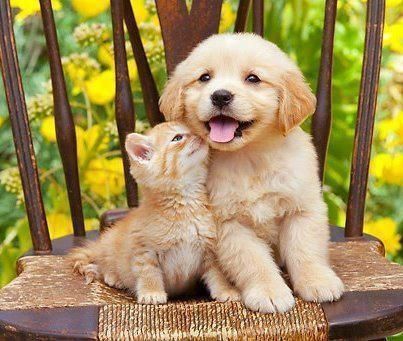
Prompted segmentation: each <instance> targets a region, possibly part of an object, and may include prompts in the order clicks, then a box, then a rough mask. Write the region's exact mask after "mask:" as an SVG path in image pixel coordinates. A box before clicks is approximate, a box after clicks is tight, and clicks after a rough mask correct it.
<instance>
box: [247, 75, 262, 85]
mask: <svg viewBox="0 0 403 341" xmlns="http://www.w3.org/2000/svg"><path fill="white" fill-rule="evenodd" d="M245 80H246V81H247V82H249V83H259V82H260V78H259V77H258V76H256V75H254V74H253V73H252V74H250V75H249V76H248V77H246V79H245Z"/></svg>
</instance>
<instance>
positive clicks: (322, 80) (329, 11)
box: [312, 0, 337, 183]
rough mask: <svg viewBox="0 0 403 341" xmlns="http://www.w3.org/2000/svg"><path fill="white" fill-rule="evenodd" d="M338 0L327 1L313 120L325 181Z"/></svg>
mask: <svg viewBox="0 0 403 341" xmlns="http://www.w3.org/2000/svg"><path fill="white" fill-rule="evenodd" d="M336 15H337V0H326V5H325V20H324V26H323V36H322V52H321V59H320V69H319V77H318V84H317V90H316V98H317V104H316V111H315V114H314V115H313V118H312V137H313V144H314V145H315V149H316V153H317V154H318V161H319V178H320V180H321V181H322V183H323V181H324V169H325V164H326V153H327V146H328V143H329V136H330V129H331V122H332V69H333V41H334V27H335V23H336Z"/></svg>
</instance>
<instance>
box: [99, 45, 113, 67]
mask: <svg viewBox="0 0 403 341" xmlns="http://www.w3.org/2000/svg"><path fill="white" fill-rule="evenodd" d="M98 60H99V61H100V62H101V63H102V64H104V65H106V66H109V67H113V64H114V57H113V50H112V46H111V44H102V45H101V46H100V47H99V49H98Z"/></svg>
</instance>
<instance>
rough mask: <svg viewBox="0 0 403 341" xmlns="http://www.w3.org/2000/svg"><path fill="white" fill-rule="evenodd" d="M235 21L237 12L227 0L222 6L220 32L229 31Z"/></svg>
mask: <svg viewBox="0 0 403 341" xmlns="http://www.w3.org/2000/svg"><path fill="white" fill-rule="evenodd" d="M234 22H235V12H234V11H233V9H232V6H231V3H230V2H229V1H225V2H224V3H223V5H222V8H221V19H220V28H219V31H220V32H225V31H227V30H228V29H229V28H230V27H231V26H232V25H233V24H234Z"/></svg>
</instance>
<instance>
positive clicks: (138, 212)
mask: <svg viewBox="0 0 403 341" xmlns="http://www.w3.org/2000/svg"><path fill="white" fill-rule="evenodd" d="M126 150H127V152H128V154H129V157H130V161H131V174H132V175H133V176H134V178H135V179H136V180H137V182H138V183H139V184H140V185H141V188H142V199H143V200H142V203H141V204H140V206H139V207H138V208H136V209H133V210H132V211H131V212H130V213H129V214H128V216H126V217H125V218H123V219H122V220H120V221H118V222H117V223H116V224H115V226H113V227H112V228H110V229H109V230H107V231H106V232H105V233H103V234H102V235H101V236H100V238H99V239H98V240H96V241H94V242H90V243H88V244H87V245H86V246H85V247H82V248H78V249H75V250H73V252H72V253H71V255H70V257H71V259H72V260H73V263H74V268H75V269H76V270H77V271H78V272H79V273H81V274H83V275H84V276H85V278H86V280H87V282H91V281H92V280H93V279H98V280H103V281H105V283H106V284H108V285H110V286H114V287H117V288H126V289H129V290H130V291H131V292H133V293H134V294H135V295H136V297H137V299H138V301H139V302H141V303H147V304H159V303H165V302H166V301H167V296H168V295H178V294H182V293H184V292H187V291H188V290H189V289H190V288H191V287H192V286H193V284H194V283H195V282H196V281H197V280H198V279H199V278H203V280H204V281H205V283H206V284H207V287H208V289H209V290H210V293H211V296H212V297H213V298H215V299H217V300H220V301H225V300H238V299H239V293H238V291H237V290H236V289H235V288H234V287H233V286H232V285H231V284H230V283H229V282H228V281H227V279H226V278H225V277H224V275H223V274H222V272H221V270H220V269H219V267H218V265H217V263H216V260H215V244H216V230H215V225H214V222H213V218H212V216H211V214H210V212H209V208H208V199H207V192H206V187H205V183H206V178H207V161H208V146H207V145H206V144H205V143H204V142H203V141H202V140H201V139H200V138H199V137H197V136H195V135H192V134H191V133H190V131H189V129H188V128H187V127H186V126H184V125H183V124H181V123H177V122H169V123H162V124H160V125H158V126H156V127H154V128H153V129H152V130H151V131H150V133H149V134H148V135H147V136H145V135H140V134H130V135H128V137H127V139H126Z"/></svg>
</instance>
